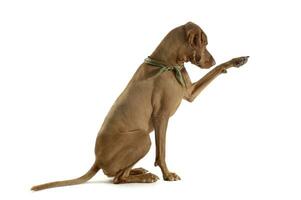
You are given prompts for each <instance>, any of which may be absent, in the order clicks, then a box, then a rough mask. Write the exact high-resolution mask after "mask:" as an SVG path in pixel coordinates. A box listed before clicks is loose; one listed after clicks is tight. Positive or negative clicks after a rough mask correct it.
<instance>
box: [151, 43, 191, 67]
mask: <svg viewBox="0 0 301 200" xmlns="http://www.w3.org/2000/svg"><path fill="white" fill-rule="evenodd" d="M178 48H179V47H178V45H177V44H176V43H175V42H174V41H171V40H170V39H169V38H165V39H164V40H163V41H162V42H161V43H160V44H159V46H158V47H157V48H156V50H155V51H154V52H153V53H152V54H151V55H150V56H149V57H150V58H151V59H154V60H157V61H160V62H161V63H163V64H165V65H166V66H177V65H178V66H184V63H185V62H187V60H186V57H185V56H179V55H178Z"/></svg>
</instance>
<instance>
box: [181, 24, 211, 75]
mask: <svg viewBox="0 0 301 200" xmlns="http://www.w3.org/2000/svg"><path fill="white" fill-rule="evenodd" d="M183 28H184V37H185V39H184V42H185V45H183V46H184V48H185V49H182V50H183V52H185V53H184V54H186V55H185V61H186V62H188V61H189V62H191V63H192V64H194V65H197V66H198V67H200V68H204V69H208V68H210V67H212V66H213V65H215V60H214V58H213V56H212V55H211V54H210V53H209V51H208V50H207V48H206V47H207V44H208V40H207V36H206V34H205V33H204V31H203V30H202V29H201V28H200V27H199V26H198V25H196V24H194V23H192V22H188V23H187V24H185V25H184V26H183Z"/></svg>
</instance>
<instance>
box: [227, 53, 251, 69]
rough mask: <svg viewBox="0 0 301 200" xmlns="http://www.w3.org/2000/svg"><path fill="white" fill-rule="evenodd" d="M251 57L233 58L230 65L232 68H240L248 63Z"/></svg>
mask: <svg viewBox="0 0 301 200" xmlns="http://www.w3.org/2000/svg"><path fill="white" fill-rule="evenodd" d="M248 58H249V56H243V57H238V58H233V59H232V60H230V64H231V65H232V67H240V66H242V65H244V64H246V63H247V62H248Z"/></svg>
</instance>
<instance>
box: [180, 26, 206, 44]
mask: <svg viewBox="0 0 301 200" xmlns="http://www.w3.org/2000/svg"><path fill="white" fill-rule="evenodd" d="M184 29H185V34H186V38H187V41H188V44H189V45H190V46H191V47H193V48H196V47H201V39H202V35H201V31H200V27H199V26H198V25H196V24H194V23H192V22H188V23H187V24H185V25H184Z"/></svg>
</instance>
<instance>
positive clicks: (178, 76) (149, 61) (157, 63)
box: [144, 57, 186, 87]
mask: <svg viewBox="0 0 301 200" xmlns="http://www.w3.org/2000/svg"><path fill="white" fill-rule="evenodd" d="M144 63H146V64H149V65H152V66H155V67H160V68H161V69H160V71H158V73H157V74H156V75H155V77H157V76H159V75H160V74H162V73H163V72H166V71H174V72H175V75H176V79H177V81H178V82H179V83H180V84H181V85H182V86H185V87H186V83H185V81H184V79H183V76H182V73H181V69H182V68H183V67H184V66H180V65H175V66H167V65H165V64H163V63H161V62H160V61H157V60H154V59H151V58H150V57H147V58H146V59H145V60H144Z"/></svg>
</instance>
